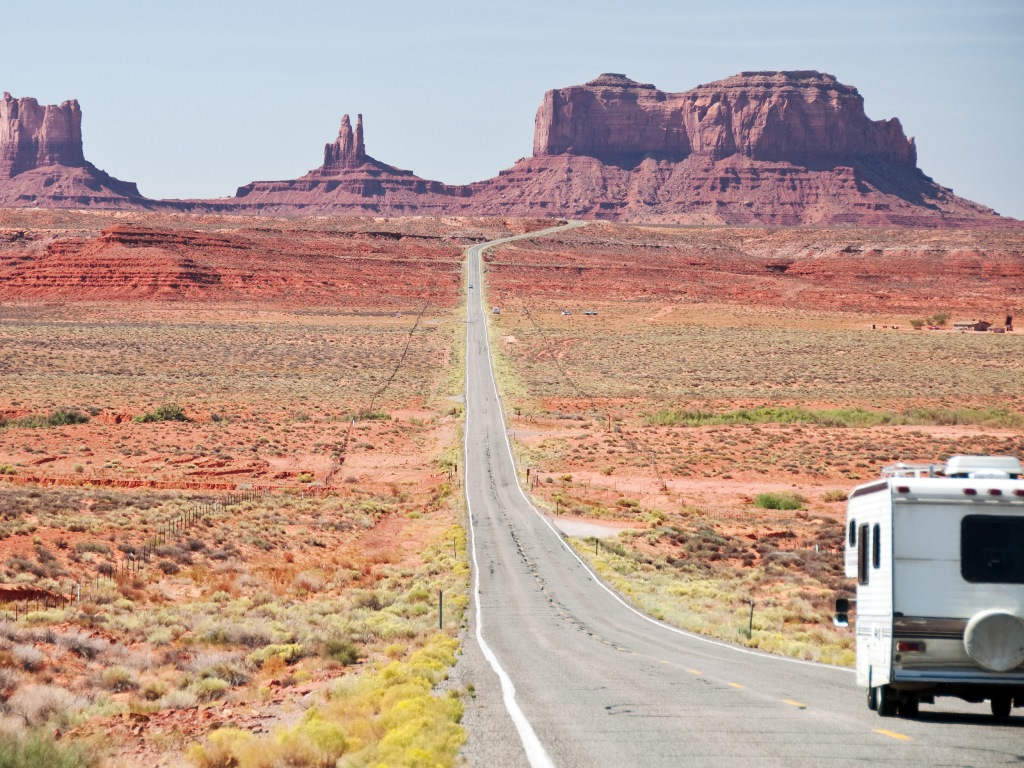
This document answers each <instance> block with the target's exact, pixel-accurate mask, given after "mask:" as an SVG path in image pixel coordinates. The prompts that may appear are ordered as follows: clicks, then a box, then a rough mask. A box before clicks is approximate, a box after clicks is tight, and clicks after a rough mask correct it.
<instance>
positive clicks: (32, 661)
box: [11, 645, 46, 672]
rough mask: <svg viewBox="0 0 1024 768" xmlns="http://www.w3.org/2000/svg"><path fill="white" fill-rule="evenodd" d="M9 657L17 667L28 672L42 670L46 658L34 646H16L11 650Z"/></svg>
mask: <svg viewBox="0 0 1024 768" xmlns="http://www.w3.org/2000/svg"><path fill="white" fill-rule="evenodd" d="M11 656H12V657H13V658H14V660H15V661H16V662H18V665H19V666H20V667H21V668H22V669H24V670H26V671H28V672H37V671H38V670H40V669H42V667H43V662H45V661H46V656H45V655H43V652H42V651H40V650H39V649H38V648H36V647H35V646H34V645H16V646H14V647H13V648H11Z"/></svg>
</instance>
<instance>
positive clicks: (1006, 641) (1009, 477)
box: [835, 456, 1024, 717]
mask: <svg viewBox="0 0 1024 768" xmlns="http://www.w3.org/2000/svg"><path fill="white" fill-rule="evenodd" d="M1022 477H1024V468H1022V467H1021V463H1020V460H1019V459H1016V458H1014V457H1010V456H954V457H952V458H951V459H949V461H948V462H946V463H945V464H897V465H896V466H893V467H887V468H886V469H885V470H883V476H882V479H880V480H877V481H875V482H871V483H867V484H865V485H861V486H858V487H857V488H856V489H855V490H854V491H853V492H852V494H851V495H850V501H849V505H848V507H847V527H846V560H845V566H846V575H847V576H848V577H850V578H856V579H857V598H856V601H857V620H856V627H857V682H858V684H859V685H862V686H864V687H865V689H866V690H867V697H868V707H869V708H871V709H873V710H877V711H878V713H879V714H880V715H882V716H892V715H895V714H897V712H898V713H899V714H900V715H901V716H902V717H916V716H917V713H918V707H919V705H920V704H921V703H922V702H924V703H928V704H933V703H934V702H935V697H937V696H955V697H958V698H961V699H964V700H966V701H971V702H980V701H984V700H986V699H987V700H989V701H990V703H991V708H992V714H993V715H995V716H996V717H1008V716H1009V715H1010V712H1011V709H1012V708H1013V707H1024V479H1022ZM848 603H849V601H847V600H837V601H836V611H837V614H836V619H835V621H836V624H837V625H839V626H846V623H847V621H846V613H847V612H848V610H849V604H848Z"/></svg>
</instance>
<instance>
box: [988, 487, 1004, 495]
mask: <svg viewBox="0 0 1024 768" xmlns="http://www.w3.org/2000/svg"><path fill="white" fill-rule="evenodd" d="M988 495H989V496H1002V495H1003V492H1002V491H1000V490H999V489H998V488H989V489H988Z"/></svg>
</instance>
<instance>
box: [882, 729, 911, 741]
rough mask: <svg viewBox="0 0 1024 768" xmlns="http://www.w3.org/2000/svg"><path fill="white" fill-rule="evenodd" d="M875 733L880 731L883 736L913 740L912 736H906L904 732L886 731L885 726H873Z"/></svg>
mask: <svg viewBox="0 0 1024 768" xmlns="http://www.w3.org/2000/svg"><path fill="white" fill-rule="evenodd" d="M875 733H880V734H882V735H883V736H888V737H889V738H890V739H899V740H900V741H913V738H911V737H910V736H907V735H906V734H905V733H896V731H887V730H885V728H875Z"/></svg>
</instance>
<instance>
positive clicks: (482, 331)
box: [454, 223, 1024, 768]
mask: <svg viewBox="0 0 1024 768" xmlns="http://www.w3.org/2000/svg"><path fill="white" fill-rule="evenodd" d="M567 226H568V227H572V226H579V224H578V223H572V224H569V225H567ZM564 229H566V227H565V226H563V227H554V228H551V229H547V230H543V231H538V232H532V233H529V234H527V235H521V236H517V237H511V238H504V239H501V240H495V241H493V242H490V243H483V244H479V245H474V246H472V247H471V248H469V251H468V272H469V280H468V282H469V284H470V285H471V286H473V288H472V289H471V290H470V291H469V300H468V310H467V328H466V423H465V464H464V467H465V473H464V482H465V490H466V500H467V504H468V507H469V518H470V557H471V566H472V590H471V594H470V606H469V629H468V637H467V641H466V642H465V643H464V654H463V657H462V659H461V660H460V662H459V664H458V665H457V667H456V670H455V673H454V679H455V682H460V681H461V682H462V683H463V684H468V683H472V685H473V690H474V696H473V697H471V698H467V699H466V713H465V717H464V719H463V723H464V725H465V726H466V728H467V730H468V732H469V741H468V742H467V744H466V746H465V747H464V750H463V755H464V757H465V758H466V760H467V761H468V762H469V763H470V764H471V765H474V766H477V767H478V768H484V767H486V768H503V767H504V766H530V768H542V767H545V766H558V767H559V768H571V767H576V766H578V767H580V768H583V767H586V768H597V767H606V768H629V767H631V766H652V767H653V766H665V767H666V768H667V767H668V766H672V767H673V768H678V767H679V766H716V768H727V767H729V766H737V767H739V766H742V767H743V768H751V767H752V766H754V767H758V768H759V767H761V766H808V767H810V766H814V768H818V767H819V766H824V765H828V766H841V765H860V766H863V765H877V764H881V765H896V764H899V765H901V766H929V767H930V766H982V765H984V766H988V765H1016V766H1019V765H1021V764H1022V763H1024V717H1020V716H1017V717H1013V718H1009V719H1008V720H1005V721H997V720H995V719H993V718H992V717H991V716H990V714H989V710H988V707H987V706H985V705H970V704H966V703H964V702H961V701H959V700H958V699H949V698H943V699H937V700H936V701H937V704H936V705H935V706H934V707H931V706H923V707H922V708H921V714H920V716H919V717H918V718H917V719H915V720H907V719H901V718H888V717H886V718H883V717H880V716H878V715H877V714H876V713H874V712H871V711H869V710H868V708H867V704H866V698H865V692H864V691H863V690H862V689H860V688H858V687H857V686H856V685H855V684H854V675H853V671H852V670H850V669H846V668H840V667H832V666H828V665H823V664H815V663H811V662H805V661H799V660H795V659H788V658H784V657H781V656H773V655H769V654H764V653H760V652H757V651H752V650H750V649H747V648H742V647H739V646H735V645H730V644H728V643H723V642H719V641H716V640H711V639H708V638H703V637H699V636H696V635H692V634H689V633H686V632H683V631H681V630H678V629H676V628H674V627H670V626H668V625H666V624H663V623H661V622H658V621H656V620H654V619H652V618H650V617H647V616H644V615H642V614H640V613H639V612H637V611H636V610H634V609H633V608H632V607H631V606H629V605H628V604H627V602H626V601H625V600H624V599H623V598H622V597H620V596H619V595H617V594H616V593H615V592H614V591H613V590H611V589H610V588H609V587H607V586H606V585H604V584H603V583H602V582H601V581H600V580H599V579H598V578H597V577H596V576H595V574H594V573H592V572H591V571H590V570H589V569H588V568H587V567H586V566H585V565H584V564H583V562H582V561H581V560H580V559H579V558H578V557H577V556H576V555H575V553H573V551H572V550H571V549H570V548H569V547H568V545H567V544H566V543H565V541H564V540H563V537H562V536H561V535H560V534H559V532H558V530H557V529H556V528H555V527H554V526H553V525H552V523H551V522H550V521H549V520H548V519H547V517H546V516H545V515H544V514H542V513H541V512H539V511H538V510H537V509H536V508H534V506H533V505H532V504H531V503H530V501H529V499H528V498H527V497H526V495H525V493H524V492H523V490H522V487H521V485H520V482H519V477H518V475H517V469H516V465H515V462H514V459H513V456H512V450H511V446H510V443H509V438H508V431H507V426H506V423H505V419H504V414H503V412H502V405H501V398H500V396H499V394H498V388H497V385H496V382H495V377H494V369H493V365H492V355H491V349H490V342H489V337H488V326H487V316H488V313H487V312H485V311H484V303H483V295H484V290H483V280H482V277H483V276H482V266H481V261H482V255H483V253H484V251H485V250H486V249H488V248H492V247H495V246H497V245H500V244H502V243H506V242H510V241H512V240H516V239H521V238H537V237H543V236H545V235H547V234H551V233H555V232H558V231H561V230H564Z"/></svg>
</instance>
